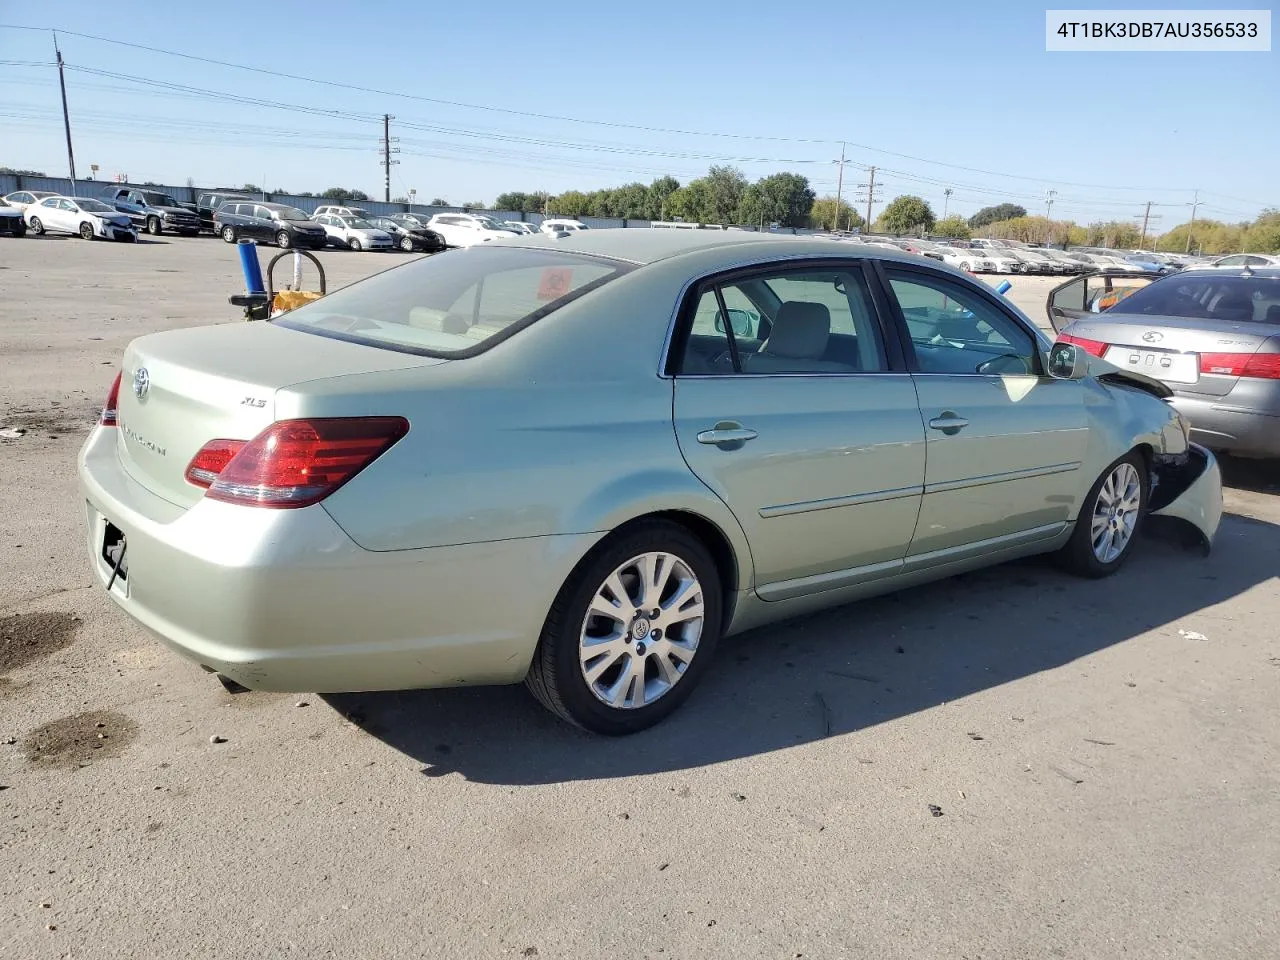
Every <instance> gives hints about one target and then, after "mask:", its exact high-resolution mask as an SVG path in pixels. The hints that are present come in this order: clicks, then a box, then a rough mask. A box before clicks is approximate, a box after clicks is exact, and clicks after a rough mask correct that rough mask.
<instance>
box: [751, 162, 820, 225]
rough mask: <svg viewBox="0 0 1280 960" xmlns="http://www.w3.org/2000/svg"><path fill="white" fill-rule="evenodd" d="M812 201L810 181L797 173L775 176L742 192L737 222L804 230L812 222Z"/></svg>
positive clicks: (759, 181)
mask: <svg viewBox="0 0 1280 960" xmlns="http://www.w3.org/2000/svg"><path fill="white" fill-rule="evenodd" d="M813 200H814V192H813V190H812V188H811V187H810V186H809V180H808V178H806V177H802V176H800V175H799V174H796V173H775V174H773V175H771V176H768V177H763V178H761V179H760V180H757V181H756V182H755V183H753V184H751V185H750V186H748V187H747V188H746V190H744V191H743V194H742V200H741V201H740V202H739V204H738V209H737V210H736V211H735V216H734V219H735V220H736V221H737V222H738V223H749V224H756V225H761V224H763V225H766V226H767V225H768V224H771V223H778V224H781V225H782V226H784V227H803V226H806V225H808V223H809V213H810V211H812V209H813Z"/></svg>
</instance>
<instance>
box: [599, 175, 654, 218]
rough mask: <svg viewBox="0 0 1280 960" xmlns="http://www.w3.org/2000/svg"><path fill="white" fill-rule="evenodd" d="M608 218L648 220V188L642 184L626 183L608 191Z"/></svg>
mask: <svg viewBox="0 0 1280 960" xmlns="http://www.w3.org/2000/svg"><path fill="white" fill-rule="evenodd" d="M609 210H610V211H611V212H610V213H609V214H608V216H610V217H622V218H623V219H626V220H647V219H649V188H648V187H646V186H645V185H644V184H643V183H627V184H624V185H622V186H621V187H618V188H617V189H616V190H613V191H610V206H609Z"/></svg>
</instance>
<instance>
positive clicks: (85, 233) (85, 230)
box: [80, 223, 93, 240]
mask: <svg viewBox="0 0 1280 960" xmlns="http://www.w3.org/2000/svg"><path fill="white" fill-rule="evenodd" d="M80 239H81V240H92V239H93V224H91V223H82V224H80Z"/></svg>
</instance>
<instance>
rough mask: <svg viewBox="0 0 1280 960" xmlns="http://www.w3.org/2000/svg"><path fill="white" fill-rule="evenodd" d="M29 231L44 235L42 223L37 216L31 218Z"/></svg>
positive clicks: (39, 235)
mask: <svg viewBox="0 0 1280 960" xmlns="http://www.w3.org/2000/svg"><path fill="white" fill-rule="evenodd" d="M31 232H32V233H34V234H35V235H36V236H37V237H42V236H44V224H43V223H41V222H40V218H39V217H32V218H31Z"/></svg>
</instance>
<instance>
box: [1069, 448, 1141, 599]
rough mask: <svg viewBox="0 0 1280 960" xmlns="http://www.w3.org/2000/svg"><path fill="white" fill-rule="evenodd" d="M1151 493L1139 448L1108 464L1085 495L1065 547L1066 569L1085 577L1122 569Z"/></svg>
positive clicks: (1100, 575) (1109, 573) (1102, 574)
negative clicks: (1121, 566)
mask: <svg viewBox="0 0 1280 960" xmlns="http://www.w3.org/2000/svg"><path fill="white" fill-rule="evenodd" d="M1149 492H1150V484H1149V481H1148V478H1147V463H1146V460H1145V459H1144V458H1143V456H1142V454H1140V453H1139V452H1138V451H1137V450H1130V451H1129V452H1128V453H1127V454H1125V455H1124V456H1123V457H1121V458H1120V459H1119V460H1117V461H1116V462H1115V463H1113V464H1111V466H1109V467H1107V469H1106V470H1104V471H1103V472H1102V476H1101V477H1099V478H1098V481H1097V482H1096V483H1095V484H1094V485H1093V488H1092V489H1091V490H1090V491H1089V494H1088V496H1086V497H1085V499H1084V503H1083V504H1082V505H1081V507H1080V515H1079V516H1078V517H1077V518H1076V528H1075V531H1074V532H1073V533H1072V534H1071V539H1070V540H1068V541H1067V544H1066V546H1064V547H1063V548H1062V552H1061V554H1060V556H1061V559H1062V562H1063V564H1064V565H1065V566H1066V568H1067V569H1068V570H1070V571H1071V572H1072V573H1076V574H1079V575H1080V576H1083V577H1106V576H1109V575H1111V574H1113V573H1115V572H1116V571H1117V570H1119V569H1120V565H1121V564H1122V563H1124V560H1125V558H1126V557H1127V556H1128V555H1129V553H1130V551H1131V549H1132V547H1133V542H1134V540H1135V539H1136V537H1137V532H1138V526H1139V524H1140V523H1141V521H1142V517H1143V514H1144V512H1145V511H1146V509H1147V496H1148V493H1149Z"/></svg>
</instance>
